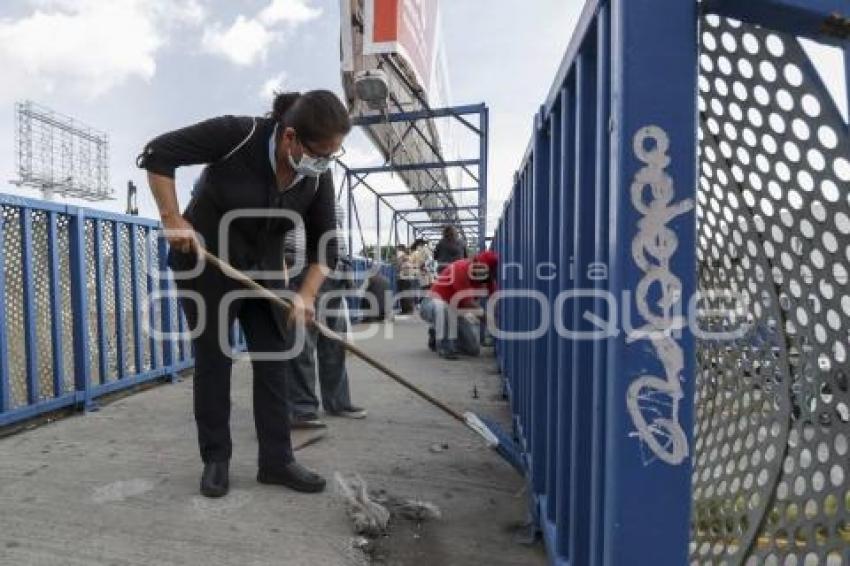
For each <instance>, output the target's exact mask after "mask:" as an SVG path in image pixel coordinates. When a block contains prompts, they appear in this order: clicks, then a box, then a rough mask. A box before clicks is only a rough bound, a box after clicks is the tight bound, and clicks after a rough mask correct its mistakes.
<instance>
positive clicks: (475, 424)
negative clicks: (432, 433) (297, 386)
mask: <svg viewBox="0 0 850 566" xmlns="http://www.w3.org/2000/svg"><path fill="white" fill-rule="evenodd" d="M203 252H204V257H205V258H206V260H207V261H208V262H209V263H210V264H212V265H214V266H215V267H216V268H217V269H219V270H220V271H221V272H222V273H223V274H224V275H226V276H227V277H230V278H231V279H233V280H235V281H238V282H239V283H241V284H242V285H244V286H246V287H248V288H250V289H252V290H254V291H256V292H257V293H259V294H260V295H261V296H263V297H264V298H266V299H268V300H269V301H271V302H272V303H274V304H276V305H278V306H280V307H281V308H283V309H284V310H287V311H288V310H289V309H290V308H291V306H292V304H291V303H290V302H289V301H287V300H286V299H284V298H282V297H279V296H277V295H275V294H274V293H272V292H271V291H270V290H268V289H266V288H265V287H263V286H262V285H260V284H259V283H257V282H256V281H254V280H253V279H251V278H250V277H248V276H247V275H245V274H244V273H242V272H241V271H239V270H238V269H236V268H235V267H233V266H232V265H230V264H229V263H227V262H225V261H222V260H221V259H219V258H218V257H217V256H216V255H214V254H212V253H211V252H210V251H209V250H206V249H204V250H203ZM311 324H312V325H313V327H314V328H315V329H316V330H317V331H318V332H319V333H320V334H322V336H325V337H326V338H328V339H330V340H333V341H334V342H337V343H339V344H340V345H341V346H342V347H343V348H344V349H345V350H346V351H348V352H351V353H352V354H354V355H355V356H357V357H358V358H360V359H361V360H363V361H364V362H366V363H367V364H369V365H370V366H372V367H373V368H375V369H377V370H378V371H380V372H381V373H383V374H384V375H386V376H387V377H389V378H390V379H392V380H393V381H395V382H396V383H398V384H400V385H401V386H402V387H405V388H406V389H408V390H409V391H411V392H413V393H414V394H416V395H417V396H419V397H420V398H422V399H424V400H425V401H427V402H428V403H430V404H431V405H433V406H434V407H437V408H438V409H440V410H441V411H443V413H445V414H447V415H448V416H450V417H452V418H453V419H454V420H456V421H458V422H460V423H463V424H464V425H466V426H467V428H469V429H470V430H472V431H474V432H475V433H476V434H478V435H479V436H481V437H482V438H483V439H484V441H485V442H486V443H487V446H489V447H490V448H492V449H493V450H495V451H496V453H497V454H499V455H500V456H501V457H502V458H503V459H504V460H505V461H507V462H508V463H509V464H510V465H511V466H513V467H514V469H516V470H517V471H518V472H519V473H520V474H524V473H525V469H524V466H523V459H522V453H521V451H520V450H519V448H518V447H517V446H516V445H515V444H514V442H513V440H511V438H510V436H509V435H508V434H506V433H505V432H504V431H503V430H501V428H499V426H498V425H496V424H495V423H492V422H485V421H484V420H483V419H481V417H479V416H478V415H476V414H475V413H473V412H470V411H467V412H465V413H463V414H461V413H460V412H458V411H456V410H455V409H453V408H451V407H449V406H448V405H447V404H445V403H444V402H442V401H440V400H439V399H437V398H436V397H434V396H433V395H431V394H430V393H428V392H427V391H425V390H423V389H421V388H419V387H418V386H416V385H414V384H413V383H411V382H410V381H408V380H407V379H405V378H403V377H402V376H401V375H399V374H398V373H396V372H395V371H394V370H392V369H390V368H389V367H387V366H386V365H384V364H383V363H381V362H380V361H378V360H376V359H375V358H373V357H372V356H370V355H369V354H367V353H366V352H364V351H363V350H361V349H360V348H358V347H357V346H355V345H354V344H353V343H351V342H350V341H348V340H347V339H346V338H344V337H343V336H340V335H339V334H337V333H336V332H334V331H333V330H331V329H330V328H328V327H327V326H325V325H324V324H322V323H321V322H319V321H318V320H315V319H314V320H313V321H312V322H311Z"/></svg>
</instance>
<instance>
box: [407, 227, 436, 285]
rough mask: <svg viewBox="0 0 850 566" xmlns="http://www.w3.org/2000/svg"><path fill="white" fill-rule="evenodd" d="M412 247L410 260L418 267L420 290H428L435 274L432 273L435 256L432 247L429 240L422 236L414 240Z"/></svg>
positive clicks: (417, 274)
mask: <svg viewBox="0 0 850 566" xmlns="http://www.w3.org/2000/svg"><path fill="white" fill-rule="evenodd" d="M410 249H411V254H410V262H411V263H412V264H413V265H414V266H415V267H416V277H417V279H418V281H419V290H427V289H429V288H430V287H431V283H432V282H433V275H432V273H431V264H432V263H433V256H432V255H431V248H429V247H428V242H427V240H423V239H421V238H420V239H418V240H416V241H415V242H413V245H412V246H411V247H410Z"/></svg>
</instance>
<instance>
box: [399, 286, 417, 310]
mask: <svg viewBox="0 0 850 566" xmlns="http://www.w3.org/2000/svg"><path fill="white" fill-rule="evenodd" d="M418 288H419V281H417V280H416V279H401V278H399V280H398V292H399V293H405V294H404V295H402V296H401V297H400V298H399V305H400V307H401V314H411V313H413V309H414V305H415V304H416V301H415V297H414V296H413V295H412V294H411V293H410V292H411V291H416V290H418Z"/></svg>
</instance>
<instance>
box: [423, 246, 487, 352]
mask: <svg viewBox="0 0 850 566" xmlns="http://www.w3.org/2000/svg"><path fill="white" fill-rule="evenodd" d="M498 265H499V259H498V256H497V255H496V254H495V253H494V252H491V251H484V252H481V253H480V254H478V255H477V256H475V257H474V258H472V259H471V260H468V259H459V260H457V261H455V262H453V263H451V264H449V265H448V266H446V267H445V268H444V269H443V270H442V271H441V272H440V275H439V277H437V280H436V281H435V282H434V284H433V285H431V289H430V290H429V292H428V295H427V296H426V297H425V298H424V299H423V300H422V304H421V305H420V307H419V308H420V313H421V315H422V318H423V319H424V320H426V321H427V322H428V323H430V328H429V329H428V347H429V348H431V349H432V350H434V351H436V352H437V354H439V355H440V356H441V357H443V358H445V359H448V360H456V359H458V354H466V355H469V356H477V355H478V354H479V353H480V351H481V347H480V345H479V340H478V336H477V335H476V333H475V327H474V325H473V323H472V322H470V321H469V320H467V319H466V317H465V316H464V311H466V313H467V314H468V313H469V311H471V310H473V309H474V310H475V311H476V312H477V313H480V306H479V303H478V300H479V299H480V298H483V297H485V296H487V295H489V294H492V293H493V292H494V291H495V287H496V274H497V273H498Z"/></svg>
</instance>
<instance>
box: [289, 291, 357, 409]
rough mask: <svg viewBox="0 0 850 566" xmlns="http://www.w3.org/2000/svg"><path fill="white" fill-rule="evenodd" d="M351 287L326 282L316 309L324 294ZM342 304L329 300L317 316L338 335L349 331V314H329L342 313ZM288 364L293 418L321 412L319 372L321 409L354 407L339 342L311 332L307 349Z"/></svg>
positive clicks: (340, 299)
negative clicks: (319, 392)
mask: <svg viewBox="0 0 850 566" xmlns="http://www.w3.org/2000/svg"><path fill="white" fill-rule="evenodd" d="M298 284H300V282H299V281H295V282H294V285H298ZM349 288H350V285H349V284H348V282H347V281H344V280H339V279H332V278H328V279H326V280H325V282H324V284H323V285H322V287H321V289H320V294H319V297H318V298H317V301H316V304H317V306H319V305H320V304H322V300H321V293H323V292H328V291H340V290H346V289H349ZM343 302H344V299H343V298H342V297H333V298H331V299H329V300H328V301H327V305H326V306H325V309H321V308H320V312H318V313H317V317H318V319H319V320H321V321H322V322H324V323H325V325H326V326H327V327H328V328H330V329H331V330H333V331H334V332H336V333H337V334H342V335H345V333H346V332H348V316H347V312H348V311H347V310H346V311H345V313H344V314H343V313H339V314H337V313H335V314H334V315H333V316H331V314H330V313H328V312H327V311H340V310H342V309H343ZM317 362H318V363H317ZM286 363H287V365H288V366H289V367H290V368H291V369H290V371H289V379H288V380H287V395H288V397H289V407H290V412H291V413H292V414H293V415H294V416H297V417H301V416H308V415H309V416H312V415H315V414H316V413H318V410H319V400H318V398H317V397H316V371H317V369H318V377H319V387H320V388H321V392H322V406H323V407H324V408H325V411H328V412H331V413H335V412H339V411H343V410H345V409H348V408H349V407H351V393H350V391H349V387H348V372H347V371H346V369H345V349H344V348H343V347H342V346H341V345H340V344H339V343H338V342H336V341H334V340H330V339H328V338H326V337H325V336H323V335H321V334H319V333H318V332H316V331H315V330H311V331H308V333H307V336H306V343H305V345H304V349H303V350H302V351H301V352H300V353H299V354H298V356H296V357H295V358H293V359H292V360H289V361H288V362H286ZM317 366H318V368H317Z"/></svg>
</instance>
